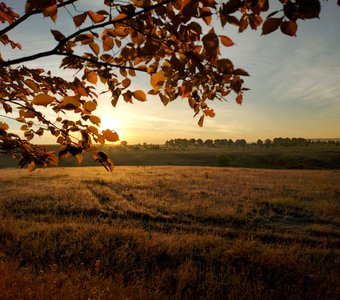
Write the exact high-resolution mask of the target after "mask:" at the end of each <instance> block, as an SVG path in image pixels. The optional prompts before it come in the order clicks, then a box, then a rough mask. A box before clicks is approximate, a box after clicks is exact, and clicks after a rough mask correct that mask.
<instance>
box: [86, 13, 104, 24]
mask: <svg viewBox="0 0 340 300" xmlns="http://www.w3.org/2000/svg"><path fill="white" fill-rule="evenodd" d="M87 14H88V15H89V16H90V18H91V20H92V22H93V23H100V22H103V21H104V20H105V19H106V16H104V15H101V14H97V13H95V12H94V11H92V10H89V11H88V12H87Z"/></svg>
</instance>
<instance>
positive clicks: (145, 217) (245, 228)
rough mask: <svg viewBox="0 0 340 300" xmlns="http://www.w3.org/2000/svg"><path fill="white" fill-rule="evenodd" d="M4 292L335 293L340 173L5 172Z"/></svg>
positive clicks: (59, 295) (0, 276) (7, 295)
mask: <svg viewBox="0 0 340 300" xmlns="http://www.w3.org/2000/svg"><path fill="white" fill-rule="evenodd" d="M0 184H1V194H0V214H1V216H0V218H1V219H0V299H339V297H338V295H339V294H340V291H339V257H340V251H339V246H340V220H339V212H340V211H339V210H340V171H288V170H286V171H282V170H280V171H279V170H255V169H252V170H250V169H234V168H208V167H206V168H205V167H119V168H117V170H116V171H115V172H114V173H112V174H108V173H106V172H105V170H103V169H101V168H95V167H93V168H92V167H91V168H90V167H89V168H69V169H67V168H55V169H48V170H37V171H36V172H34V173H32V174H30V173H27V172H26V171H25V170H13V169H7V170H1V174H0Z"/></svg>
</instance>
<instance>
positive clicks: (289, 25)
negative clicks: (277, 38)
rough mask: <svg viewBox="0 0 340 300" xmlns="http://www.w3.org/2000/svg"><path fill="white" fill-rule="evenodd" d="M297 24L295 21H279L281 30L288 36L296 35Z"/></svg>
mask: <svg viewBox="0 0 340 300" xmlns="http://www.w3.org/2000/svg"><path fill="white" fill-rule="evenodd" d="M297 28H298V25H297V23H296V22H295V21H284V22H282V23H281V26H280V29H281V31H282V32H283V33H284V34H286V35H289V36H296V31H297Z"/></svg>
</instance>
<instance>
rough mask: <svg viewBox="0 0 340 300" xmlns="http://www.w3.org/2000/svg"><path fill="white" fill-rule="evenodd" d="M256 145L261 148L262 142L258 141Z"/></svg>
mask: <svg viewBox="0 0 340 300" xmlns="http://www.w3.org/2000/svg"><path fill="white" fill-rule="evenodd" d="M256 145H257V146H260V147H262V146H263V142H262V140H260V139H258V140H257V142H256Z"/></svg>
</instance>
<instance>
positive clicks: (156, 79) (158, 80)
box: [151, 71, 166, 91]
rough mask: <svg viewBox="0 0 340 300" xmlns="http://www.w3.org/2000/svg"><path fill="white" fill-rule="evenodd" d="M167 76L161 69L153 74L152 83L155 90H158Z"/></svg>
mask: <svg viewBox="0 0 340 300" xmlns="http://www.w3.org/2000/svg"><path fill="white" fill-rule="evenodd" d="M165 80H166V77H165V76H164V74H163V72H162V71H159V72H157V73H155V74H152V76H151V85H152V87H153V89H154V90H155V91H158V90H159V89H160V87H161V86H162V85H163V83H164V81H165Z"/></svg>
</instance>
